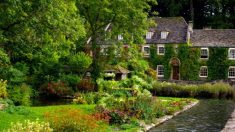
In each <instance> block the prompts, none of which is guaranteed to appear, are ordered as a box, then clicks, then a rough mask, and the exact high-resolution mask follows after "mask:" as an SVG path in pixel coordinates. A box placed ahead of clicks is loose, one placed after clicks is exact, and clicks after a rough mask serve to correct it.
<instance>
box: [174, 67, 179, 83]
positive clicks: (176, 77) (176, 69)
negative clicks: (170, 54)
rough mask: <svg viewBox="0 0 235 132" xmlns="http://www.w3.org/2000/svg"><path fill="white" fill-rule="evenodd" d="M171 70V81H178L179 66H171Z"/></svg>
mask: <svg viewBox="0 0 235 132" xmlns="http://www.w3.org/2000/svg"><path fill="white" fill-rule="evenodd" d="M172 70H173V75H172V79H173V80H179V79H180V76H179V75H180V72H179V66H173V67H172Z"/></svg>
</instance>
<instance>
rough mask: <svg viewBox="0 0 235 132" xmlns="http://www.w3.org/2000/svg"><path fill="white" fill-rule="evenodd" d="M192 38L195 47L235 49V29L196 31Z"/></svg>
mask: <svg viewBox="0 0 235 132" xmlns="http://www.w3.org/2000/svg"><path fill="white" fill-rule="evenodd" d="M190 36H191V42H192V46H195V47H235V29H208V30H202V29H200V30H199V29H194V30H193V33H192V34H191V35H190Z"/></svg>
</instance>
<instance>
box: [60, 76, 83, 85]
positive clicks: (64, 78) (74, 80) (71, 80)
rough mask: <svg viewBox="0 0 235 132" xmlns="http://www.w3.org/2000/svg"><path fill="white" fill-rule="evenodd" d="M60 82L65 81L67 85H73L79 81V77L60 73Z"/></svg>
mask: <svg viewBox="0 0 235 132" xmlns="http://www.w3.org/2000/svg"><path fill="white" fill-rule="evenodd" d="M60 80H61V81H62V82H65V83H67V84H68V85H69V86H73V87H74V86H75V85H76V84H78V83H79V82H80V81H81V77H80V76H78V75H75V74H62V75H61V76H60Z"/></svg>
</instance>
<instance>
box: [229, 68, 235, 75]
mask: <svg viewBox="0 0 235 132" xmlns="http://www.w3.org/2000/svg"><path fill="white" fill-rule="evenodd" d="M228 76H229V77H235V68H229V71H228Z"/></svg>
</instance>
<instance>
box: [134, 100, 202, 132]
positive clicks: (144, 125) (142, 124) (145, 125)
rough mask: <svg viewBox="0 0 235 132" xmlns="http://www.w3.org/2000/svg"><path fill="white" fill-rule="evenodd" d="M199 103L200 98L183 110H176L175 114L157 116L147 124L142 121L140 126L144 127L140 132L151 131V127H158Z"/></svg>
mask: <svg viewBox="0 0 235 132" xmlns="http://www.w3.org/2000/svg"><path fill="white" fill-rule="evenodd" d="M198 103H199V100H197V101H195V102H193V103H190V104H189V105H186V106H185V107H184V108H183V109H182V110H180V111H177V112H175V113H174V114H173V115H166V116H163V117H161V118H157V119H156V120H155V121H154V123H151V124H145V123H144V122H141V123H140V126H142V127H143V130H139V131H138V132H146V131H149V130H150V129H152V128H153V127H156V126H158V125H160V124H162V123H164V122H166V121H168V120H169V119H172V118H173V117H175V116H177V115H179V114H180V113H182V112H184V111H186V110H189V109H191V108H192V107H194V106H196V105H197V104H198Z"/></svg>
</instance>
